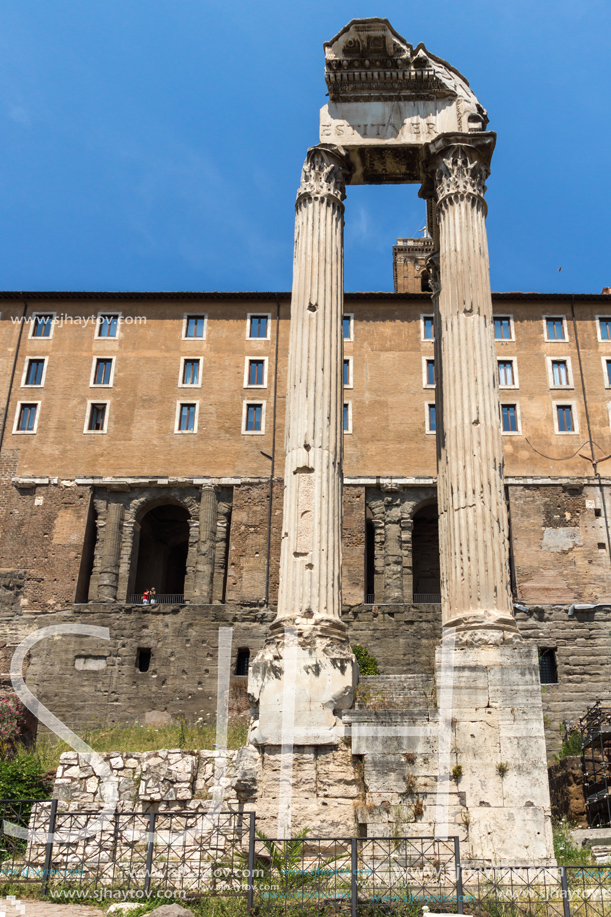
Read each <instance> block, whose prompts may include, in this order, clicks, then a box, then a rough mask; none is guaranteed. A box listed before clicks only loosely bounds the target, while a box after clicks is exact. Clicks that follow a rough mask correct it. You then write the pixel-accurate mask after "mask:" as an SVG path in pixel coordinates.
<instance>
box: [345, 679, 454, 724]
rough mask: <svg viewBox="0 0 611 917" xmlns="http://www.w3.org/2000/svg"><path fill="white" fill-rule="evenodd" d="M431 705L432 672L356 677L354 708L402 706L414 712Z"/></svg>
mask: <svg viewBox="0 0 611 917" xmlns="http://www.w3.org/2000/svg"><path fill="white" fill-rule="evenodd" d="M435 706H436V699H435V681H434V678H433V676H432V675H422V674H420V675H366V676H364V677H363V678H361V679H360V681H359V686H358V690H357V699H356V709H357V710H373V711H377V710H405V711H407V712H409V713H410V714H411V715H412V716H414V715H419V714H425V713H427V712H429V711H430V710H431V709H434V708H435Z"/></svg>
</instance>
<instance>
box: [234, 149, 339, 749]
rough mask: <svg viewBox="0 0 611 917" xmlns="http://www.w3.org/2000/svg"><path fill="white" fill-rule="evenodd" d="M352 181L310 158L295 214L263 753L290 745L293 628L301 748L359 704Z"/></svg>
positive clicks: (260, 682) (257, 673)
mask: <svg viewBox="0 0 611 917" xmlns="http://www.w3.org/2000/svg"><path fill="white" fill-rule="evenodd" d="M345 180H346V164H345V162H344V160H343V158H342V156H341V155H340V154H339V152H338V151H337V150H334V149H330V148H328V147H325V146H322V145H321V146H319V147H313V148H312V149H310V150H309V151H308V155H307V158H306V161H305V164H304V167H303V172H302V178H301V186H300V188H299V192H298V194H297V203H296V208H295V209H296V215H295V255H294V266H293V293H292V300H291V330H290V339H289V364H288V382H287V406H286V439H285V449H286V460H285V466H284V507H283V517H282V545H281V553H280V586H279V594H278V616H277V620H276V621H275V623H274V625H272V627H271V629H270V634H269V638H268V641H267V644H266V647H265V649H264V650H263V651H262V653H260V654H259V655H258V656H257V658H256V659H255V660H254V662H253V664H252V665H251V670H250V672H249V682H248V692H249V695H250V696H251V701H252V703H253V706H254V708H255V713H254V719H253V728H252V730H251V740H252V741H253V742H255V743H258V744H272V745H275V744H280V743H282V744H284V743H285V742H287V741H289V739H288V737H287V733H286V728H287V727H286V719H285V724H284V735H285V738H284V739H281V736H282V735H283V694H284V695H285V697H286V677H285V675H286V672H285V668H286V666H285V663H284V661H283V660H284V656H285V649H284V633H285V628H292V629H293V628H294V632H295V634H296V638H297V646H296V650H295V653H294V657H293V659H292V663H291V665H294V666H295V672H292V673H291V675H292V676H295V680H294V685H295V687H294V697H295V704H294V706H295V716H294V723H295V727H296V729H298V730H299V731H300V734H301V736H302V738H300V739H299V740H297V739H296V738H295V741H300V742H302V743H303V744H308V745H316V744H336V743H337V742H339V740H340V737H341V724H340V723H339V722H338V714H340V713H341V711H342V710H343V709H346V708H347V707H349V706H350V704H351V702H352V697H353V687H354V682H355V661H354V657H353V656H352V653H351V652H350V647H349V644H348V638H347V634H346V628H345V625H344V624H343V623H342V621H341V620H340V614H341V532H342V456H343V391H344V389H343V359H342V357H343V336H342V318H343V305H344V290H343V226H344V205H343V199H344V196H345V194H344V186H345ZM290 741H293V739H292V738H291V740H290Z"/></svg>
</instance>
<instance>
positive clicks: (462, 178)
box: [433, 144, 490, 206]
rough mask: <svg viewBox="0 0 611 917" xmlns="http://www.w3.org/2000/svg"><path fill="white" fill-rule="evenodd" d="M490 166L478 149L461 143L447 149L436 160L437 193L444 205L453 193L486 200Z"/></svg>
mask: <svg viewBox="0 0 611 917" xmlns="http://www.w3.org/2000/svg"><path fill="white" fill-rule="evenodd" d="M489 174H490V169H489V168H488V166H487V165H486V164H485V163H484V162H483V161H482V159H481V158H480V156H479V155H478V154H477V151H476V150H475V149H472V148H471V147H468V146H463V145H461V144H457V145H454V146H451V147H449V148H448V149H446V150H444V151H443V152H442V153H441V154H440V155H439V156H438V157H437V159H436V162H435V164H434V171H433V176H434V182H435V197H436V199H437V204H438V205H439V206H440V205H442V203H443V202H444V201H445V200H446V199H447V198H449V197H451V196H455V195H459V196H461V197H475V198H477V199H478V200H480V201H481V202H482V203H484V206H485V202H484V195H485V193H486V179H487V178H488V176H489Z"/></svg>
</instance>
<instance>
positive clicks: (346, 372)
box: [344, 360, 350, 386]
mask: <svg viewBox="0 0 611 917" xmlns="http://www.w3.org/2000/svg"><path fill="white" fill-rule="evenodd" d="M344 385H345V386H346V385H350V360H344Z"/></svg>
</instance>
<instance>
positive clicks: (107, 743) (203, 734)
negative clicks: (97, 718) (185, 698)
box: [17, 717, 248, 773]
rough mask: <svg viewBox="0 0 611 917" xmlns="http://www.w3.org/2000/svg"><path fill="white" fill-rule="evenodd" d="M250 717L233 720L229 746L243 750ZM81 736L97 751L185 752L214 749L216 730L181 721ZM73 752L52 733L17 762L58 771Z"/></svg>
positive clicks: (88, 732)
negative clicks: (64, 759) (158, 750)
mask: <svg viewBox="0 0 611 917" xmlns="http://www.w3.org/2000/svg"><path fill="white" fill-rule="evenodd" d="M247 733H248V718H247V717H236V718H235V719H233V720H230V721H229V727H228V730H227V747H228V748H230V749H237V748H240V747H241V746H242V745H245V744H246V737H247ZM79 735H80V737H81V738H82V739H83V740H84V741H85V742H87V744H88V745H90V746H91V748H93V750H94V751H97V752H100V753H102V754H103V753H105V752H111V751H115V752H120V753H124V754H128V753H129V752H142V751H156V750H157V749H161V748H182V749H185V750H193V751H195V750H200V749H210V750H212V749H214V743H215V742H216V727H215V726H214V725H206V724H204V723H187V722H185V721H181V722H178V723H174V724H172V725H171V726H141V725H139V724H138V723H128V724H125V723H118V724H116V725H114V726H103V725H101V726H96V727H93V728H90V729H83V730H80V731H79ZM66 751H72V749H71V748H70V746H69V745H66V743H65V742H61V741H58V740H57V739H56V738H55V737H54V736H50V735H49V734H48V733H45V734H42V735H40V736H39V738H38V740H37V742H36V745H35V747H34V748H32V749H26V748H23V747H20V748H18V749H17V760H19V761H21V762H23V763H24V764H25V763H26V762H28V763H29V764H31V765H33V766H36V767H37V768H38V770H39V771H40V773H45V772H46V771H50V770H54V769H56V768H57V766H58V764H59V759H60V756H61V755H62V754H63V753H64V752H66Z"/></svg>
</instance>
